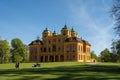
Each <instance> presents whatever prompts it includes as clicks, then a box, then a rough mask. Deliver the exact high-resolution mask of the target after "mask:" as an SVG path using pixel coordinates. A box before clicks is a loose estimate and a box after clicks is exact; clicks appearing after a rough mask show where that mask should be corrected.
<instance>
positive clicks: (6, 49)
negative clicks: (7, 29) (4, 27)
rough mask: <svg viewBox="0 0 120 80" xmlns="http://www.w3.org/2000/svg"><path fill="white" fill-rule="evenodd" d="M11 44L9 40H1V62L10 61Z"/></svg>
mask: <svg viewBox="0 0 120 80" xmlns="http://www.w3.org/2000/svg"><path fill="white" fill-rule="evenodd" d="M9 58H10V46H9V43H8V42H7V40H0V63H7V62H9Z"/></svg>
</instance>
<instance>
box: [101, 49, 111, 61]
mask: <svg viewBox="0 0 120 80" xmlns="http://www.w3.org/2000/svg"><path fill="white" fill-rule="evenodd" d="M100 58H101V61H103V62H110V60H111V57H110V51H109V50H108V49H107V48H106V49H104V50H103V51H102V52H101V53H100Z"/></svg>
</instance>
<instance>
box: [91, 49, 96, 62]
mask: <svg viewBox="0 0 120 80" xmlns="http://www.w3.org/2000/svg"><path fill="white" fill-rule="evenodd" d="M91 58H92V59H96V60H97V55H96V54H95V52H94V51H92V52H91Z"/></svg>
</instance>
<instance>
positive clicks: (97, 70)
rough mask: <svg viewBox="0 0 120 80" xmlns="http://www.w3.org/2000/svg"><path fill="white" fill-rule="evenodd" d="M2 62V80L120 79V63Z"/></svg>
mask: <svg viewBox="0 0 120 80" xmlns="http://www.w3.org/2000/svg"><path fill="white" fill-rule="evenodd" d="M33 64H34V63H20V69H19V70H17V69H15V64H14V63H9V64H0V80H120V63H95V64H94V63H80V62H53V63H41V67H39V68H32V65H33Z"/></svg>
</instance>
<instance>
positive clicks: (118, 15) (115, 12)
mask: <svg viewBox="0 0 120 80" xmlns="http://www.w3.org/2000/svg"><path fill="white" fill-rule="evenodd" d="M111 15H112V17H113V19H114V20H115V28H114V29H115V31H116V33H117V34H118V35H119V36H120V0H115V3H114V5H113V7H112V9H111Z"/></svg>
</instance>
